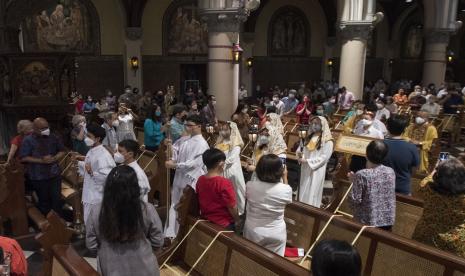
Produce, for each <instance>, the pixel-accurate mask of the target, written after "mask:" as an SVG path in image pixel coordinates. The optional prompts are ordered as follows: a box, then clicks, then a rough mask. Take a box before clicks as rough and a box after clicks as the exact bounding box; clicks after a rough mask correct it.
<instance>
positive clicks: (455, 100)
mask: <svg viewBox="0 0 465 276" xmlns="http://www.w3.org/2000/svg"><path fill="white" fill-rule="evenodd" d="M462 104H463V99H462V97H460V96H452V97H450V99H448V100H447V101H446V102H445V103H444V113H445V114H457V108H454V107H451V105H462Z"/></svg>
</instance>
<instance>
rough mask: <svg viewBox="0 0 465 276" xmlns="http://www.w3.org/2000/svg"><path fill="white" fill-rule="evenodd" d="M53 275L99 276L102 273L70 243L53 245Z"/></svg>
mask: <svg viewBox="0 0 465 276" xmlns="http://www.w3.org/2000/svg"><path fill="white" fill-rule="evenodd" d="M52 254H53V263H52V276H68V275H69V276H98V275H100V274H99V273H98V272H97V271H96V270H95V269H94V268H93V267H92V266H91V265H90V264H89V263H88V262H87V261H86V260H85V259H84V258H82V257H81V256H79V254H78V253H77V252H76V250H75V249H74V248H73V247H72V246H71V245H69V244H67V245H65V244H56V245H54V246H52Z"/></svg>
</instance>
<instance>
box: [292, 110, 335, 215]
mask: <svg viewBox="0 0 465 276" xmlns="http://www.w3.org/2000/svg"><path fill="white" fill-rule="evenodd" d="M308 133H309V135H308V137H307V138H306V139H305V141H304V143H303V145H302V146H301V147H299V149H298V150H297V155H298V156H301V157H300V158H299V163H300V164H301V173H300V187H299V201H300V202H303V203H307V204H309V205H312V206H315V207H317V208H319V207H320V205H321V198H322V196H323V184H324V182H325V175H326V165H327V164H328V160H329V158H330V157H331V154H332V153H333V141H332V139H333V137H332V135H331V131H330V129H329V125H328V121H326V119H325V118H324V117H321V116H317V117H313V118H312V119H311V120H310V123H309V127H308Z"/></svg>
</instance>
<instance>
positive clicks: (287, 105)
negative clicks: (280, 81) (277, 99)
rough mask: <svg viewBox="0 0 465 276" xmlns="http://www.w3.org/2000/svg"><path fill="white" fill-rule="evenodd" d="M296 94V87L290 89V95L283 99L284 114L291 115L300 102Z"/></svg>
mask: <svg viewBox="0 0 465 276" xmlns="http://www.w3.org/2000/svg"><path fill="white" fill-rule="evenodd" d="M296 94H297V91H295V89H291V90H289V95H287V97H284V98H283V99H282V100H281V101H282V102H283V103H284V108H283V109H284V110H283V111H284V115H290V114H293V113H294V112H295V109H296V108H297V105H298V104H299V100H297V99H296Z"/></svg>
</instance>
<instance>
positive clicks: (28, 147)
mask: <svg viewBox="0 0 465 276" xmlns="http://www.w3.org/2000/svg"><path fill="white" fill-rule="evenodd" d="M64 150H65V147H64V146H63V143H62V142H61V141H60V140H59V139H58V138H57V137H56V136H55V135H53V134H51V135H50V136H41V135H38V134H35V133H34V134H32V135H29V136H26V137H25V138H24V140H23V143H22V144H21V149H20V152H19V157H20V158H25V157H28V156H29V157H34V158H43V157H45V156H47V155H50V156H55V155H56V154H57V153H59V152H61V151H64ZM26 166H27V172H28V174H29V177H30V178H31V180H46V179H51V178H54V177H57V176H59V175H60V174H61V169H60V166H59V165H58V162H55V163H52V164H37V163H27V164H26Z"/></svg>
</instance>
